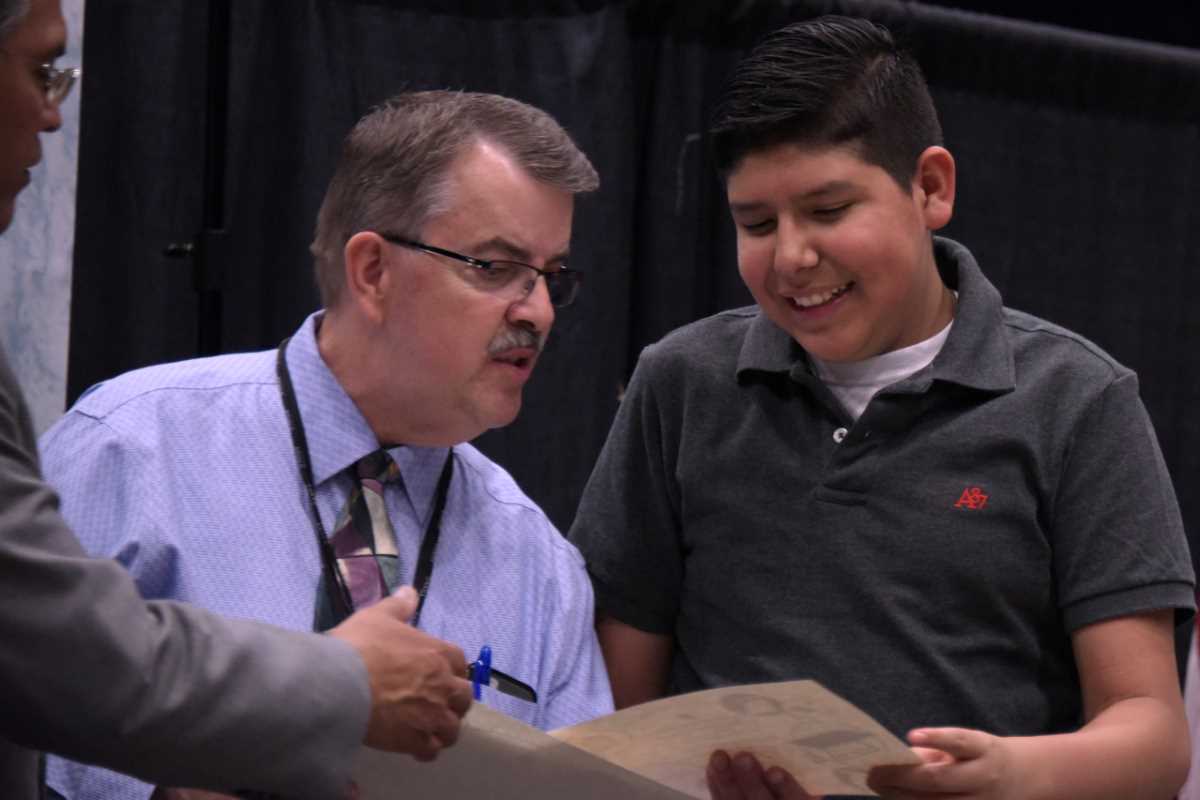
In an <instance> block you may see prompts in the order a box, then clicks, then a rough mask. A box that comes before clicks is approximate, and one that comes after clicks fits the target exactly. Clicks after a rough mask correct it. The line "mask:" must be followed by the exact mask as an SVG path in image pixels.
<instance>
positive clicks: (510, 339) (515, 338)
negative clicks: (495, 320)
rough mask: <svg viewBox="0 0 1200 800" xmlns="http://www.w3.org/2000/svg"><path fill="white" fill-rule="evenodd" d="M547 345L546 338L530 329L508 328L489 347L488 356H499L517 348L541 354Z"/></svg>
mask: <svg viewBox="0 0 1200 800" xmlns="http://www.w3.org/2000/svg"><path fill="white" fill-rule="evenodd" d="M545 345H546V337H545V336H543V335H541V334H539V333H536V332H534V331H531V330H529V328H506V329H505V330H503V331H501V332H500V333H499V334H498V335H497V336H496V338H495V339H493V340H492V343H491V344H489V345H488V355H489V356H498V355H500V354H501V353H503V352H506V351H508V350H516V349H517V348H529V349H531V350H534V351H536V352H538V353H540V352H542V348H543V347H545Z"/></svg>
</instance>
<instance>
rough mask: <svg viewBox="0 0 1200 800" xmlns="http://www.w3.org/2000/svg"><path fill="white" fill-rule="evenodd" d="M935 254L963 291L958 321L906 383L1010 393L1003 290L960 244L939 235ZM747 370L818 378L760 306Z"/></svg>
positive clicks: (741, 359) (741, 365) (747, 349)
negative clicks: (937, 383)
mask: <svg viewBox="0 0 1200 800" xmlns="http://www.w3.org/2000/svg"><path fill="white" fill-rule="evenodd" d="M933 253H934V258H935V260H936V261H937V265H938V272H939V273H940V274H941V276H942V281H943V282H944V283H945V284H946V285H947V286H949V287H950V288H951V289H954V290H956V291H957V292H958V306H957V310H956V312H955V315H954V324H953V325H952V326H951V328H950V335H949V337H947V339H946V344H945V345H944V346H943V347H942V351H941V352H940V353H938V355H937V358H935V359H934V361H933V363H932V364H931V365H930V366H929V367H928V368H927V369H924V370H921V372H919V373H917V375H914V376H912V377H911V378H909V379H906V380H905V381H902V382H901V384H902V385H904V386H905V388H908V389H909V390H913V391H924V390H925V389H927V388H928V387H929V385H930V384H931V383H932V382H933V381H934V380H942V381H948V382H951V383H957V384H961V385H963V386H967V387H971V388H975V389H979V390H982V391H987V392H1005V391H1011V390H1012V389H1013V388H1014V387H1015V386H1016V369H1015V367H1014V365H1013V354H1012V347H1011V345H1010V344H1009V342H1008V340H1007V338H1005V337H1004V336H1003V335H1002V332H1003V330H1004V327H1003V306H1002V304H1001V302H1000V293H999V292H998V291H996V287H994V286H992V284H991V283H990V282H989V281H988V279H987V278H985V277H984V275H983V272H981V271H980V269H979V266H978V264H976V263H975V258H974V256H972V255H971V252H970V251H969V250H967V248H965V247H963V246H962V245H961V244H959V243H958V242H955V241H953V240H951V239H945V238H943V237H940V236H935V237H934V239H933ZM746 372H775V373H788V374H790V375H791V376H792V377H793V378H794V379H795V380H798V381H800V382H802V383H809V382H812V381H813V380H815V377H813V376H811V372H812V371H811V368H810V366H809V362H808V357H807V354H806V353H805V351H804V349H803V348H801V347H800V345H799V344H797V343H796V341H795V340H794V339H792V337H791V336H790V335H789V334H788V333H787V332H786V331H784V330H783V329H781V328H780V327H778V326H777V325H776V324H775V323H773V322H771V320H770V319H769V318H768V317H767V315H766V314H764V313H762V310H761V309H759V310H758V312H757V313H756V314H755V316H754V318H753V320H751V322H750V328H749V330H748V331H747V333H746V338H745V340H744V341H743V342H742V349H741V351H740V352H739V354H738V362H737V375H738V377H739V378H740V377H742V376H743V374H744V373H746Z"/></svg>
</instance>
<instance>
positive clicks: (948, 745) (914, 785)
mask: <svg viewBox="0 0 1200 800" xmlns="http://www.w3.org/2000/svg"><path fill="white" fill-rule="evenodd" d="M908 741H909V744H911V745H912V746H913V748H912V749H913V752H914V753H916V754H917V755H918V756H919V757H920V758H921V761H922V762H923V763H921V764H917V765H905V766H891V767H876V768H875V769H873V770H871V774H870V775H869V776H868V778H867V784H868V785H869V786H870V787H871V788H872V789H874V790H875V791H876V792H878V793H879V794H880V795H881V796H883V797H885V798H887V800H915V799H916V798H931V797H937V796H939V795H947V796H953V797H955V798H963V799H964V800H966V799H967V798H973V799H975V800H1008V798H1014V797H1016V796H1017V783H1018V781H1017V775H1016V772H1017V771H1016V769H1015V768H1014V765H1013V761H1014V757H1013V753H1012V750H1011V748H1010V747H1009V746H1008V743H1007V742H1006V741H1005V739H1004V738H1003V737H1000V736H993V735H992V734H990V733H984V732H983V731H977V730H969V729H967V728H917V729H916V730H913V731H910V732H909V734H908Z"/></svg>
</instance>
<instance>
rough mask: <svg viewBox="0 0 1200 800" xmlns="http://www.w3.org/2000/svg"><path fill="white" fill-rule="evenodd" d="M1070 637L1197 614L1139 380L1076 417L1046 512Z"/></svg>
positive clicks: (1119, 383) (1111, 390)
mask: <svg viewBox="0 0 1200 800" xmlns="http://www.w3.org/2000/svg"><path fill="white" fill-rule="evenodd" d="M1051 525H1052V530H1053V532H1054V538H1053V546H1054V569H1055V578H1056V581H1057V587H1058V593H1059V603H1060V606H1061V608H1062V610H1063V618H1064V624H1065V626H1066V628H1067V630H1068V631H1075V630H1077V629H1078V628H1080V627H1082V626H1084V625H1087V624H1090V623H1093V622H1099V621H1101V620H1104V619H1110V618H1112V617H1116V616H1123V615H1126V614H1132V613H1137V612H1140V611H1149V610H1154V609H1163V608H1174V609H1177V610H1178V611H1179V612H1180V613H1179V616H1180V619H1179V620H1178V621H1180V622H1182V621H1183V619H1184V618H1185V617H1186V615H1188V614H1189V613H1190V612H1191V610H1192V609H1193V608H1194V605H1193V604H1194V593H1195V576H1194V574H1193V571H1192V566H1191V557H1190V555H1189V552H1188V546H1187V540H1186V538H1185V535H1184V531H1183V523H1182V520H1181V518H1180V514H1179V505H1178V502H1177V501H1176V499H1175V492H1174V489H1173V488H1172V485H1171V478H1170V475H1169V474H1168V473H1167V468H1166V464H1165V463H1164V461H1163V457H1162V453H1161V451H1160V450H1159V446H1158V440H1157V438H1156V436H1155V433H1154V428H1153V426H1152V424H1151V422H1150V418H1149V415H1148V414H1147V413H1146V409H1145V407H1144V406H1143V405H1142V402H1141V399H1140V398H1139V397H1138V383H1137V377H1136V376H1135V375H1133V374H1132V373H1125V374H1123V375H1120V376H1118V377H1117V378H1116V379H1115V380H1113V381H1112V382H1111V383H1109V384H1108V385H1107V386H1106V387H1105V389H1104V390H1103V391H1102V392H1101V393H1099V394H1098V395H1097V396H1096V397H1095V399H1094V400H1093V401H1092V403H1091V404H1090V407H1089V408H1088V409H1086V411H1085V412H1084V413H1083V414H1082V415H1081V417H1080V419H1079V422H1078V424H1077V426H1076V430H1075V431H1074V433H1073V435H1072V437H1071V440H1070V443H1069V445H1068V452H1067V454H1066V457H1065V461H1064V466H1063V472H1062V476H1061V480H1060V482H1059V485H1058V490H1057V492H1056V495H1055V497H1054V501H1053V507H1052V521H1051Z"/></svg>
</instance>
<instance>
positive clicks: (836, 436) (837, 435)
mask: <svg viewBox="0 0 1200 800" xmlns="http://www.w3.org/2000/svg"><path fill="white" fill-rule="evenodd" d="M848 433H849V431H848V430H846V429H845V428H838V429H837V430H836V431H834V432H833V441H834V442H836V443H837V444H841V443H842V442H844V441H845V440H846V434H848Z"/></svg>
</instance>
